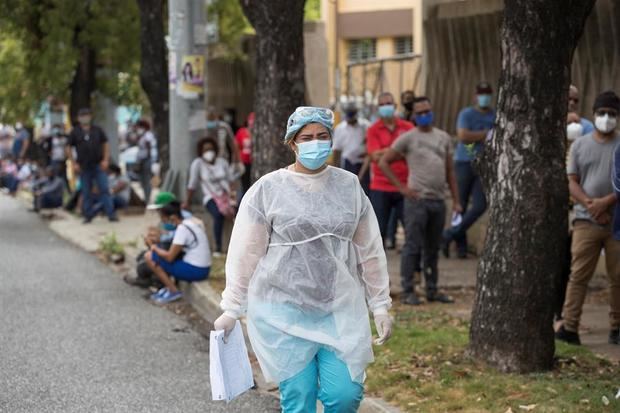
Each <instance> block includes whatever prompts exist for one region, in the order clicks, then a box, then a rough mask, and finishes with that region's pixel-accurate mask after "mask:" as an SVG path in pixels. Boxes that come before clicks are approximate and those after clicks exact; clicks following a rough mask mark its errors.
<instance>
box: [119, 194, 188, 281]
mask: <svg viewBox="0 0 620 413" xmlns="http://www.w3.org/2000/svg"><path fill="white" fill-rule="evenodd" d="M176 200H177V197H176V196H175V195H174V194H173V193H172V192H165V191H160V192H159V193H158V194H157V195H156V196H155V201H154V202H153V203H152V204H150V205H148V206H147V207H146V209H147V210H151V211H159V210H160V209H162V208H163V207H164V206H165V205H167V204H169V203H170V202H173V201H176ZM181 215H182V216H183V219H188V218H192V214H191V212H189V211H186V210H184V209H182V210H181ZM196 222H200V221H199V220H198V219H196ZM175 229H176V227H175V226H174V225H173V224H171V223H164V222H162V221H159V223H158V225H153V226H150V227H149V228H148V230H147V232H146V234H145V235H144V236H143V238H144V239H145V244H146V245H147V248H149V245H154V244H157V246H159V247H160V248H162V249H164V250H167V249H170V245H171V244H172V239H173V238H174V231H175ZM148 251H149V250H148V249H147V250H144V251H142V252H140V253H139V254H138V256H137V257H136V275H135V276H131V275H129V274H128V275H125V276H124V277H123V280H124V281H125V282H126V283H127V284H129V285H134V286H137V287H141V288H149V287H152V286H153V287H156V288H157V289H160V288H161V287H162V284H161V281H159V279H158V278H157V276H156V275H155V274H154V273H153V271H151V269H150V268H149V266H148V264H147V262H146V259H145V255H146V253H147V252H148Z"/></svg>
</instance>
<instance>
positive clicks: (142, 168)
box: [136, 119, 158, 204]
mask: <svg viewBox="0 0 620 413" xmlns="http://www.w3.org/2000/svg"><path fill="white" fill-rule="evenodd" d="M136 133H137V135H138V155H137V159H136V165H137V170H136V172H137V173H138V175H139V176H140V186H142V191H143V192H144V203H145V204H148V203H149V201H150V199H151V180H152V179H153V173H152V170H151V169H152V165H153V164H154V163H156V162H157V155H158V154H157V139H156V138H155V135H154V134H153V132H151V124H150V123H149V122H148V121H147V120H144V119H140V120H139V121H138V122H137V123H136Z"/></svg>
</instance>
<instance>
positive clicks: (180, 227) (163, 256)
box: [144, 201, 211, 303]
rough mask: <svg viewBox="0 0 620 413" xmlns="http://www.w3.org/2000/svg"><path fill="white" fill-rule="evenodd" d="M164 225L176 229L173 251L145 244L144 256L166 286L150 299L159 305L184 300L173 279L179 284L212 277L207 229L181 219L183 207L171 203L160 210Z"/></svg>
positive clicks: (146, 241)
mask: <svg viewBox="0 0 620 413" xmlns="http://www.w3.org/2000/svg"><path fill="white" fill-rule="evenodd" d="M159 215H160V218H161V222H162V223H163V224H168V225H171V226H172V227H174V228H175V232H174V238H173V239H172V245H171V246H170V249H168V250H165V249H162V248H160V247H158V246H157V244H153V243H152V242H151V241H149V239H148V238H146V237H145V238H144V242H145V243H146V244H147V246H149V248H150V251H149V252H147V253H146V254H145V256H144V258H145V259H146V263H147V265H148V267H149V268H150V269H151V270H152V271H153V273H155V275H157V278H159V279H160V280H161V282H162V283H163V284H164V288H162V289H161V290H159V291H158V292H156V293H155V294H153V295H152V296H151V299H152V300H154V301H155V302H157V303H169V302H172V301H175V300H178V299H179V298H181V296H182V295H181V292H180V291H179V290H178V289H177V288H176V285H175V284H174V282H173V281H172V279H171V278H170V277H174V278H175V279H176V280H180V281H190V282H191V281H202V280H206V279H207V277H208V276H209V271H210V268H211V251H209V241H208V240H207V234H205V231H204V229H203V228H202V226H201V225H199V224H198V223H197V222H196V221H194V219H192V218H187V219H183V218H182V213H181V205H180V204H179V203H178V202H177V201H172V202H170V203H168V204H166V205H164V206H163V207H162V208H161V209H160V210H159Z"/></svg>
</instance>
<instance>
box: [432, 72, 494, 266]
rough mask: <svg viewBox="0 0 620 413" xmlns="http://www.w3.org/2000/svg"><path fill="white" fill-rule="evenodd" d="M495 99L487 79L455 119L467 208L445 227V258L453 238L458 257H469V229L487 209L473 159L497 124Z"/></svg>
mask: <svg viewBox="0 0 620 413" xmlns="http://www.w3.org/2000/svg"><path fill="white" fill-rule="evenodd" d="M492 100H493V88H491V85H490V84H489V83H488V82H480V83H479V84H478V85H477V86H476V104H475V105H474V106H470V107H467V108H465V109H463V110H461V112H460V113H459V116H458V119H457V122H456V129H457V137H458V140H459V143H458V144H457V147H456V151H455V152H454V170H455V172H456V179H457V184H458V187H459V199H460V201H461V205H462V206H463V210H464V212H463V216H462V219H461V220H460V223H459V224H458V225H456V226H452V227H451V228H448V229H447V230H446V231H444V234H443V241H442V251H443V253H444V256H445V257H446V258H448V257H449V256H450V244H451V243H452V241H456V246H457V252H458V257H459V258H467V249H468V246H467V230H468V229H469V228H470V227H471V226H472V225H474V224H475V223H476V221H477V220H478V218H480V217H481V216H482V214H484V211H486V209H487V201H486V197H485V195H484V192H483V190H482V182H481V180H480V177H479V176H478V174H477V173H476V172H475V171H474V167H473V164H472V163H473V160H474V159H475V158H476V156H477V155H478V154H479V153H480V152H481V151H482V147H483V144H484V141H485V140H486V139H487V135H488V134H489V132H490V130H491V129H493V125H494V124H495V110H494V109H493V106H492ZM470 200H471V201H470ZM470 202H471V205H470Z"/></svg>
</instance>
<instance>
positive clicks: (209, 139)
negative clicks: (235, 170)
mask: <svg viewBox="0 0 620 413" xmlns="http://www.w3.org/2000/svg"><path fill="white" fill-rule="evenodd" d="M207 143H210V144H211V145H213V149H215V153H216V154H218V153H220V145H218V143H217V141H216V140H215V138H212V137H211V136H205V137H204V138H202V139H200V140H199V141H198V145H196V156H198V157H199V158H200V157H201V156H202V148H203V147H204V146H205V145H206V144H207Z"/></svg>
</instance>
